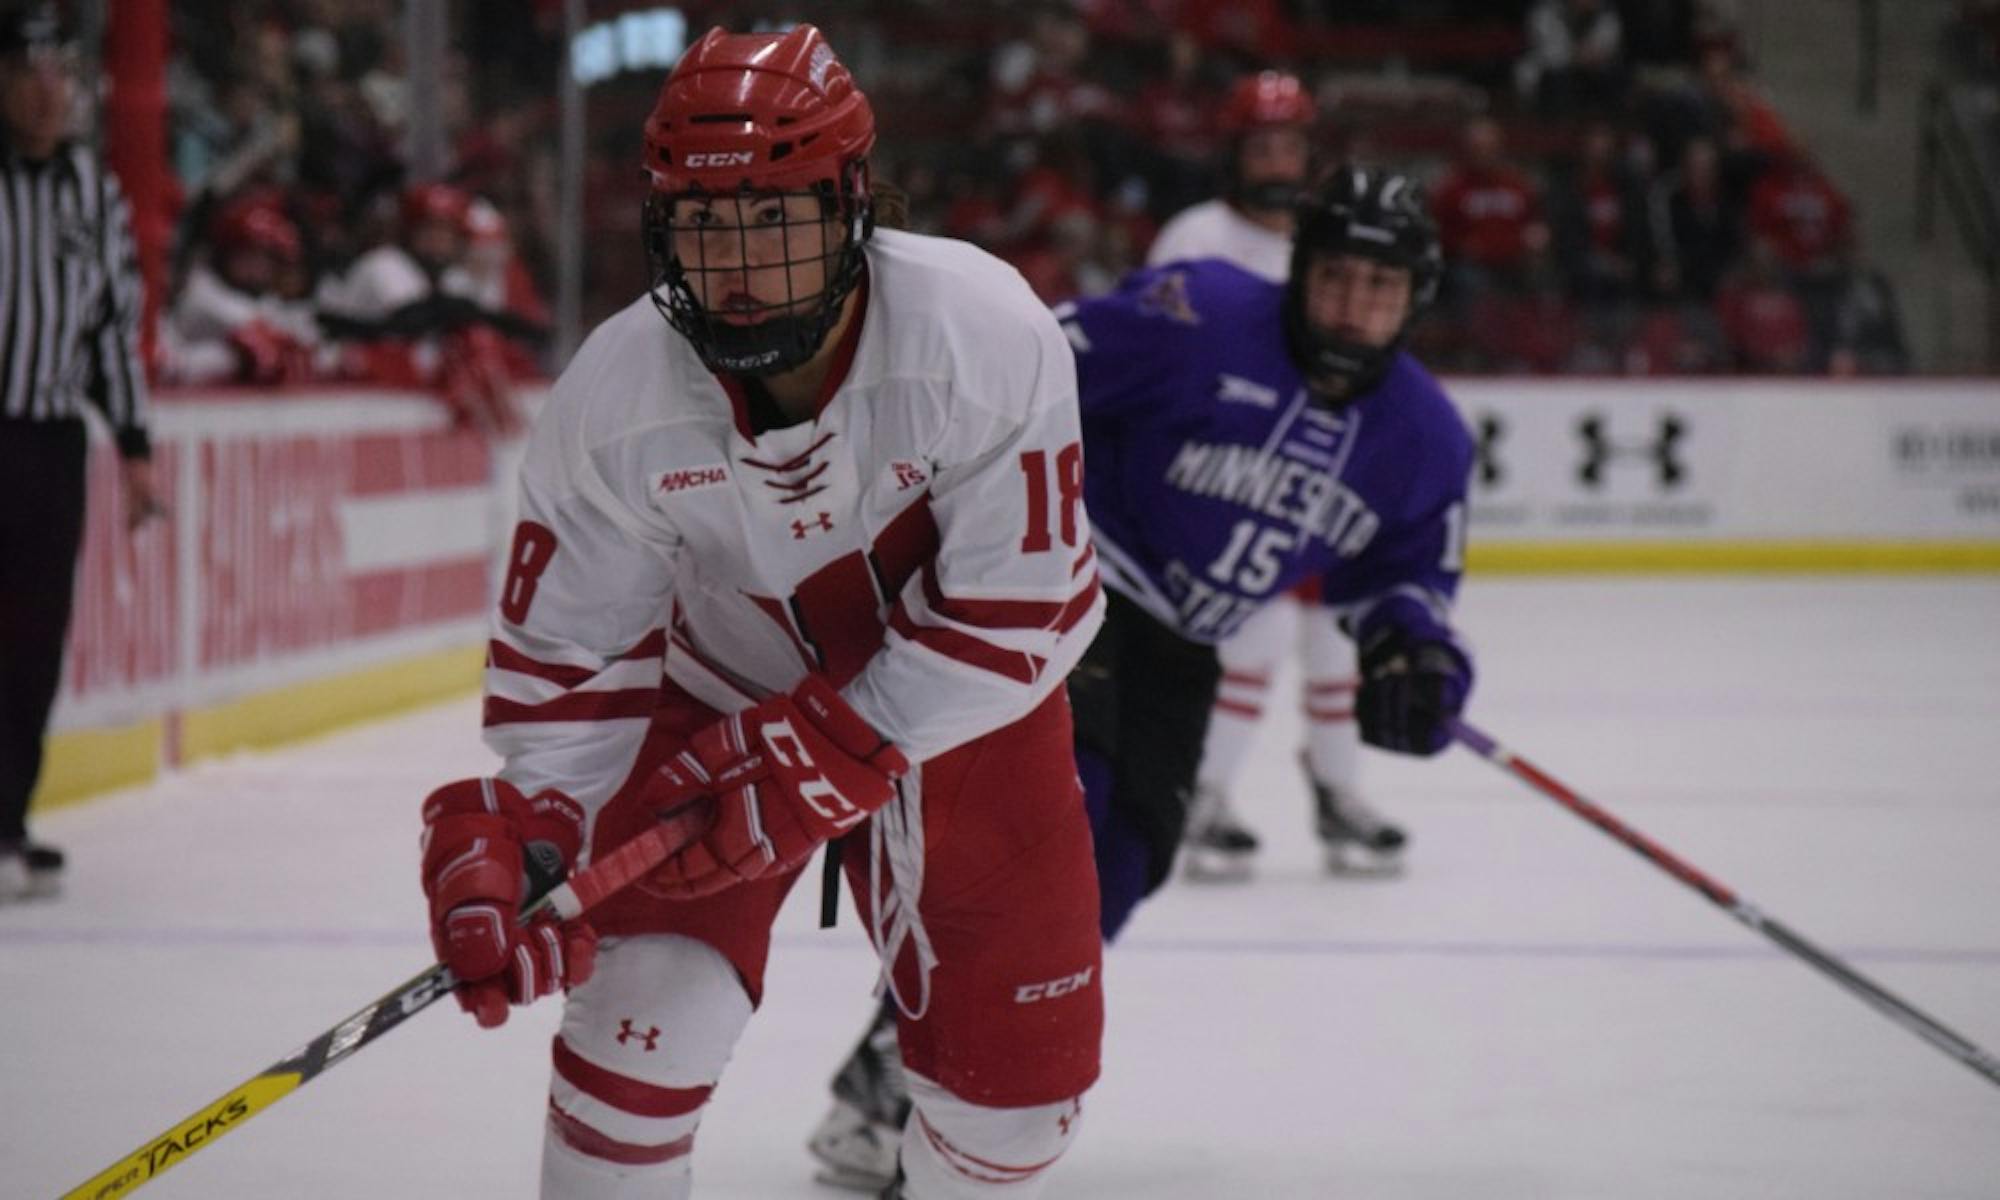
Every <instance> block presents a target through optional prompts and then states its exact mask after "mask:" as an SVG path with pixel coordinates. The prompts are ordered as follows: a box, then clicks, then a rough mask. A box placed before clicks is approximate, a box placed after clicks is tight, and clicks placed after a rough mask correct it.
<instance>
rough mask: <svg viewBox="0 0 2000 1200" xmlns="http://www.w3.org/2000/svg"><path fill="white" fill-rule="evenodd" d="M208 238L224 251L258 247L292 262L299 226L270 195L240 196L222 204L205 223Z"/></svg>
mask: <svg viewBox="0 0 2000 1200" xmlns="http://www.w3.org/2000/svg"><path fill="white" fill-rule="evenodd" d="M208 238H209V241H211V242H213V243H214V245H215V248H216V249H217V250H219V251H221V252H222V253H225V254H227V253H230V252H232V251H236V250H261V251H263V252H264V253H266V254H269V255H271V256H272V257H274V258H278V259H282V260H284V261H286V262H292V261H296V260H297V259H298V257H299V253H300V241H299V227H298V226H297V225H295V224H293V222H292V219H291V218H290V217H288V216H286V215H285V210H284V208H283V207H281V206H280V205H279V203H278V201H277V199H276V198H275V197H271V196H262V195H254V196H243V197H240V198H238V199H235V200H231V201H230V202H229V203H227V204H225V205H223V206H222V208H221V209H220V210H219V211H217V213H216V214H215V218H214V219H213V220H212V221H210V223H209V227H208Z"/></svg>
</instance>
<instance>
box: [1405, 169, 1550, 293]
mask: <svg viewBox="0 0 2000 1200" xmlns="http://www.w3.org/2000/svg"><path fill="white" fill-rule="evenodd" d="M1431 211H1432V213H1433V214H1434V215H1435V216H1436V217H1437V223H1438V237H1439V239H1440V240H1441V241H1442V242H1443V243H1444V254H1445V257H1446V258H1447V259H1451V260H1455V261H1459V262H1466V263H1471V264H1473V265H1474V266H1480V267H1489V268H1500V269H1506V268H1511V267H1518V266H1520V265H1521V263H1522V262H1523V261H1524V260H1526V258H1527V257H1528V255H1529V253H1530V252H1531V251H1532V250H1533V249H1534V247H1533V246H1531V245H1530V244H1529V230H1530V229H1531V228H1536V227H1539V226H1540V225H1541V221H1542V197H1541V192H1540V189H1538V188H1537V187H1536V186H1535V183H1534V181H1533V180H1532V179H1530V178H1529V177H1528V174H1527V173H1526V172H1525V171H1521V170H1518V169H1516V168H1514V167H1511V166H1507V165H1505V164H1501V165H1497V166H1490V167H1471V166H1458V167H1454V168H1452V169H1451V170H1450V171H1449V172H1448V173H1447V174H1446V175H1445V177H1444V179H1442V180H1441V181H1439V183H1438V186H1437V190H1436V192H1434V193H1433V194H1432V196H1431Z"/></svg>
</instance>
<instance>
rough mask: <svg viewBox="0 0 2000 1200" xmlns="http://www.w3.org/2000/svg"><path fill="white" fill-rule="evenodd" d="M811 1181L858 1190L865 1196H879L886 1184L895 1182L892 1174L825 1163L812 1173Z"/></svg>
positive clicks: (827, 1185)
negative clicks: (881, 1173) (880, 1173)
mask: <svg viewBox="0 0 2000 1200" xmlns="http://www.w3.org/2000/svg"><path fill="white" fill-rule="evenodd" d="M813 1182H814V1183H817V1184H820V1185H822V1186H824V1187H830V1188H838V1189H840V1190H841V1191H843V1192H859V1193H861V1194H863V1195H867V1196H879V1195H881V1194H882V1192H883V1191H884V1190H886V1189H887V1188H888V1186H889V1185H890V1184H892V1183H894V1182H896V1177H895V1176H894V1175H878V1174H876V1173H874V1172H873V1171H857V1170H855V1169H853V1168H851V1167H836V1166H834V1165H832V1164H830V1163H829V1164H827V1165H825V1166H822V1167H820V1169H819V1170H818V1172H816V1173H815V1174H814V1175H813Z"/></svg>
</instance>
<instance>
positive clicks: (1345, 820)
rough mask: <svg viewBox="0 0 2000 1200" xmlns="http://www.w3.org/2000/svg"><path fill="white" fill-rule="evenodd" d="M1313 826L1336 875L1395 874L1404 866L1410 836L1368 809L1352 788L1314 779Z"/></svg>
mask: <svg viewBox="0 0 2000 1200" xmlns="http://www.w3.org/2000/svg"><path fill="white" fill-rule="evenodd" d="M1306 782H1307V784H1308V785H1309V786H1310V787H1311V788H1312V794H1313V828H1314V830H1315V832H1317V833H1318V834H1319V840H1320V842H1321V843H1322V844H1323V845H1324V846H1325V847H1326V869H1327V870H1328V871H1329V872H1331V873H1333V874H1335V875H1370V876H1386V875H1394V874H1397V873H1399V872H1401V871H1402V869H1403V847H1404V845H1405V844H1407V843H1408V841H1409V838H1408V836H1407V835H1405V834H1404V832H1403V829H1402V827H1401V826H1399V825H1395V824H1393V823H1391V822H1389V821H1387V820H1385V819H1383V817H1382V815H1381V814H1380V813H1378V812H1376V811H1375V810H1374V809H1372V808H1370V807H1369V806H1368V805H1367V804H1366V803H1364V802H1363V801H1362V799H1361V798H1360V797H1359V796H1357V795H1355V794H1354V791H1353V789H1351V788H1340V787H1333V786H1330V785H1328V784H1324V783H1321V782H1319V781H1318V780H1317V779H1314V778H1313V777H1312V775H1311V773H1310V772H1308V773H1307V775H1306Z"/></svg>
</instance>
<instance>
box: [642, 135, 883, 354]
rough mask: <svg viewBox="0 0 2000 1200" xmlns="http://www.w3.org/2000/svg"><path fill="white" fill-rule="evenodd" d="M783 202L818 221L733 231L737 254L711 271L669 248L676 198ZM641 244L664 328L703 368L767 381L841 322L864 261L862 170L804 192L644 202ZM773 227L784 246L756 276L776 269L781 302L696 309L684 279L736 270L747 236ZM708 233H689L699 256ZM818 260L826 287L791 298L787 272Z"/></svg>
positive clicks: (868, 209) (866, 230)
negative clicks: (808, 200) (806, 201)
mask: <svg viewBox="0 0 2000 1200" xmlns="http://www.w3.org/2000/svg"><path fill="white" fill-rule="evenodd" d="M789 196H811V197H812V198H813V199H814V200H815V201H817V204H816V206H815V207H816V211H817V214H818V215H816V216H814V217H813V218H812V219H811V220H807V221H795V220H792V219H790V217H789V216H788V217H787V218H786V219H785V220H784V221H782V222H780V223H778V224H775V225H740V226H736V227H735V235H736V237H737V238H738V239H739V240H738V243H737V246H736V255H735V256H734V258H733V260H732V261H731V262H730V263H728V264H727V265H724V266H719V267H710V266H709V265H708V264H707V262H706V261H705V258H704V259H697V260H696V261H694V262H683V261H681V258H680V255H679V254H678V253H676V251H675V249H674V233H675V225H674V208H675V205H676V204H677V203H680V202H684V201H696V202H699V201H705V200H714V199H721V198H724V197H729V198H734V199H735V200H737V201H738V203H739V206H740V211H742V212H744V213H746V214H747V211H748V209H749V207H750V205H751V204H752V203H753V202H763V201H769V200H777V201H779V202H780V203H782V202H783V201H784V199H785V198H786V197H789ZM828 218H834V219H836V220H838V222H839V223H840V226H841V237H840V240H839V241H838V242H834V243H830V242H829V241H828V240H827V236H826V220H827V219H828ZM640 229H641V232H642V236H643V237H644V239H645V243H646V259H647V263H648V265H649V267H650V272H651V288H650V291H651V295H652V299H653V307H655V308H657V309H658V310H659V311H660V315H661V316H663V317H665V318H666V320H667V324H669V325H671V326H673V327H674V328H675V329H676V330H678V331H680V333H681V335H682V336H683V337H685V338H687V340H688V342H689V343H690V344H691V345H693V347H694V350H695V353H696V354H697V355H699V356H700V357H701V361H702V363H703V364H704V365H706V366H707V367H708V369H709V370H711V371H715V372H717V373H719V374H731V375H773V374H778V373H781V372H784V371H789V370H791V369H793V368H795V367H798V366H800V365H802V364H804V363H805V362H807V361H808V360H809V359H811V358H812V356H813V355H814V354H816V353H817V352H818V351H819V348H820V345H821V344H822V343H823V342H825V340H826V335H827V333H828V331H829V330H831V329H832V328H833V326H834V323H835V322H836V321H838V320H839V319H840V306H841V302H842V301H844V300H845V299H846V298H847V296H848V293H850V292H852V291H853V290H854V289H855V287H856V286H857V285H858V284H859V283H860V282H861V273H862V270H863V268H864V263H865V259H864V257H863V254H862V247H863V246H864V245H865V244H866V243H867V241H868V238H869V236H870V235H871V234H872V233H873V232H874V229H875V219H874V208H873V205H872V204H871V203H870V201H869V194H868V178H867V167H866V164H865V163H862V162H858V161H857V162H854V163H850V164H848V166H847V168H846V169H845V170H844V172H843V175H842V179H841V181H840V183H839V184H837V185H836V184H835V183H834V181H832V180H826V181H823V182H820V183H818V184H815V185H814V186H812V187H810V188H805V189H800V190H795V191H789V192H781V191H769V190H758V189H755V188H750V187H744V188H740V189H738V190H737V191H736V192H734V193H714V194H711V193H707V192H703V191H700V190H698V189H697V190H691V191H685V192H675V193H671V194H670V193H665V192H653V193H650V194H648V196H647V197H646V203H645V208H644V210H643V212H642V213H641V217H640ZM773 229H775V230H778V231H779V234H780V236H781V237H782V238H783V241H784V248H785V250H784V257H783V259H782V260H780V261H778V262H770V263H760V264H759V267H758V269H763V268H767V267H768V268H782V273H783V275H784V277H785V286H786V295H785V298H784V299H783V300H779V301H775V302H772V303H767V304H760V305H756V306H753V307H744V308H733V309H731V310H729V311H728V312H727V313H726V314H721V313H715V312H711V311H709V310H708V309H707V308H706V307H704V306H703V305H702V303H701V300H700V299H699V297H698V295H697V293H696V291H695V289H694V287H693V285H692V284H691V283H690V276H691V274H692V273H695V272H702V271H709V270H715V271H723V272H737V271H739V270H740V269H741V264H743V263H745V262H748V261H749V249H750V247H749V239H750V236H751V232H752V231H753V230H756V231H768V230H773ZM709 236H711V235H709V234H696V235H695V236H694V238H693V241H694V244H695V246H696V247H697V248H698V251H699V252H700V253H701V254H702V255H704V256H705V255H706V252H707V246H708V244H709V243H708V237H709ZM813 259H818V260H819V261H820V262H821V264H822V265H823V267H824V268H825V272H826V286H825V287H824V289H822V290H821V291H819V292H817V293H812V294H807V295H793V294H792V293H791V290H790V289H791V270H790V269H791V268H792V267H795V266H798V265H799V264H801V263H805V262H809V261H811V260H813Z"/></svg>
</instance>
